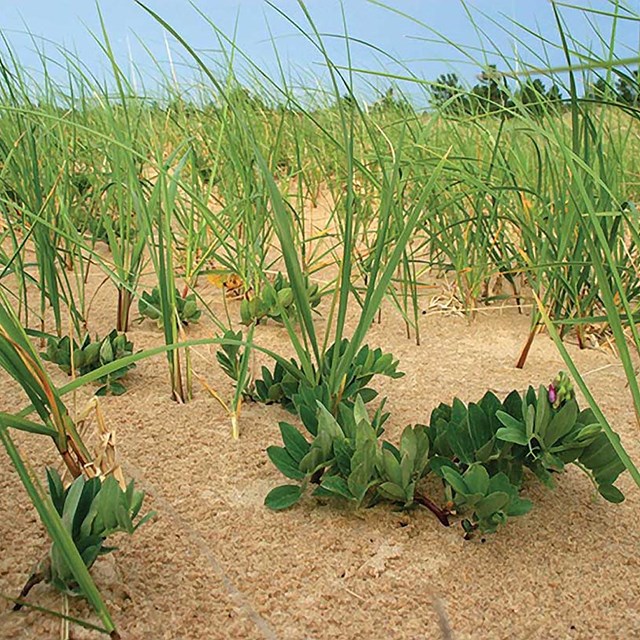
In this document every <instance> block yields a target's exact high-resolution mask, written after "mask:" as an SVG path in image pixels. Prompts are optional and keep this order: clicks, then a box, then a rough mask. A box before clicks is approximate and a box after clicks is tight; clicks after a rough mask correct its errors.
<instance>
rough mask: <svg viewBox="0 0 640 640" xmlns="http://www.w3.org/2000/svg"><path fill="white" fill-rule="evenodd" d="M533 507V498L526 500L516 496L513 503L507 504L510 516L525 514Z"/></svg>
mask: <svg viewBox="0 0 640 640" xmlns="http://www.w3.org/2000/svg"><path fill="white" fill-rule="evenodd" d="M532 508H533V502H531V500H525V499H523V498H516V499H515V500H512V501H511V503H510V504H509V505H508V506H507V515H508V516H513V517H516V516H523V515H525V514H527V513H529V511H531V509H532Z"/></svg>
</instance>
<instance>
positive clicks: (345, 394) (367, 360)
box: [253, 338, 404, 435]
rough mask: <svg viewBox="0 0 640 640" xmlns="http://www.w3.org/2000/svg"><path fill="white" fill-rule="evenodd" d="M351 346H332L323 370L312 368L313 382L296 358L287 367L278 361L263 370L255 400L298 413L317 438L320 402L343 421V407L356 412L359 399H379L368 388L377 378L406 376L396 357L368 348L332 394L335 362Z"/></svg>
mask: <svg viewBox="0 0 640 640" xmlns="http://www.w3.org/2000/svg"><path fill="white" fill-rule="evenodd" d="M349 347H350V341H349V340H348V339H347V338H344V339H343V340H342V341H341V342H340V344H339V345H337V346H336V345H335V344H333V345H331V346H330V347H329V348H328V349H327V350H326V351H325V353H324V355H323V357H322V358H321V363H320V367H319V368H316V367H315V365H312V372H313V374H312V377H311V380H309V378H308V377H306V376H305V374H304V371H303V370H302V366H301V364H300V363H299V362H298V361H297V360H296V359H295V358H292V359H291V360H290V361H289V362H288V363H287V366H284V364H283V363H282V362H281V361H278V362H276V364H275V366H274V367H273V369H272V370H269V369H268V368H267V367H262V378H260V379H258V380H256V382H255V386H254V390H253V397H254V398H255V399H256V400H258V401H260V402H264V403H265V404H281V405H282V406H283V407H284V408H285V409H287V410H288V411H291V412H292V413H297V414H298V415H299V416H300V418H301V420H302V423H303V424H304V426H305V427H306V429H307V430H308V431H309V432H310V433H311V434H312V435H316V433H317V428H318V419H317V403H318V402H320V403H321V404H322V405H323V406H324V407H326V408H327V409H328V410H329V411H330V412H331V413H332V414H333V415H334V416H336V417H338V418H339V417H340V416H343V415H345V412H344V411H341V407H342V408H345V409H347V410H348V411H349V410H353V403H354V401H355V400H356V398H360V399H361V400H362V401H363V403H364V404H366V403H369V402H371V401H372V400H374V399H375V398H376V397H377V395H378V392H377V391H376V390H375V389H373V388H371V387H370V386H368V385H369V383H370V382H371V380H372V379H373V377H374V376H376V375H383V376H387V377H389V378H400V377H402V376H403V375H404V374H403V373H402V372H401V371H398V360H397V359H395V358H394V357H393V355H392V354H390V353H384V352H383V351H382V349H379V348H377V349H372V348H370V347H369V346H368V345H364V346H362V347H361V348H360V350H359V351H358V352H357V353H356V354H355V356H354V357H353V358H352V359H351V360H350V361H349V363H348V367H347V369H346V371H345V375H344V377H343V379H342V381H341V384H340V386H339V387H338V388H337V390H336V391H335V392H332V388H331V385H330V382H329V380H330V376H331V365H332V362H334V358H340V359H342V358H344V357H345V354H346V353H347V352H348V350H349ZM348 411H347V412H346V413H348ZM383 422H384V420H383Z"/></svg>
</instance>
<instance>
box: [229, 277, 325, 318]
mask: <svg viewBox="0 0 640 640" xmlns="http://www.w3.org/2000/svg"><path fill="white" fill-rule="evenodd" d="M304 284H305V296H306V298H307V302H308V305H309V307H310V308H311V309H315V308H316V307H317V306H318V305H319V304H320V300H321V297H322V296H321V294H320V288H319V286H318V285H317V284H315V283H312V282H309V279H308V278H305V282H304ZM285 315H286V317H287V318H294V317H295V301H294V295H293V289H292V288H291V284H290V283H289V281H288V280H287V279H286V278H285V277H284V276H283V275H282V273H278V274H277V275H276V277H275V278H274V280H273V283H270V282H268V283H267V284H266V286H265V287H264V289H263V290H262V292H261V293H260V295H257V296H254V297H253V298H250V299H246V298H245V299H244V300H243V301H242V303H241V305H240V318H241V321H242V324H244V325H246V326H249V325H250V324H252V323H253V322H260V321H261V320H263V319H264V318H271V319H272V320H275V321H276V322H284V316H285Z"/></svg>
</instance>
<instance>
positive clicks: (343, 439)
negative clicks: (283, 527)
mask: <svg viewBox="0 0 640 640" xmlns="http://www.w3.org/2000/svg"><path fill="white" fill-rule="evenodd" d="M352 415H353V419H352V420H347V421H344V420H343V421H338V420H336V418H334V416H333V415H332V414H331V413H330V412H329V411H328V410H327V409H326V407H324V406H323V405H322V404H321V403H320V402H318V403H317V422H318V425H317V434H316V436H315V437H314V438H313V440H312V441H311V442H308V441H307V439H306V438H305V437H304V436H302V435H301V434H300V432H299V431H298V430H297V429H296V428H295V427H294V426H292V425H291V424H289V423H286V422H282V423H280V432H281V434H282V440H283V443H284V446H283V447H275V446H273V447H269V448H268V449H267V454H268V456H269V458H270V459H271V461H272V462H273V463H274V464H275V465H276V467H277V468H278V469H279V470H280V471H281V472H282V473H283V474H284V475H285V476H286V477H287V478H290V479H292V480H297V481H298V484H296V485H284V486H281V487H277V488H275V489H274V490H273V491H271V492H270V493H269V495H268V496H267V498H266V500H265V504H266V505H267V506H268V507H270V508H272V509H276V510H278V509H285V508H287V507H290V506H292V505H293V504H295V503H296V502H297V501H298V500H299V499H300V498H301V497H302V496H303V495H304V492H305V490H306V489H307V488H312V489H313V490H312V494H313V495H314V496H317V497H323V498H330V497H340V498H344V499H346V500H349V501H350V502H352V503H353V504H354V505H355V506H357V507H368V506H372V505H374V504H376V503H377V502H380V501H381V500H389V501H391V502H394V503H398V504H400V505H401V506H403V507H409V506H411V505H413V504H414V500H415V492H416V484H417V482H418V481H419V480H420V478H421V477H422V476H423V475H424V473H425V471H426V468H427V464H428V462H429V438H428V436H427V433H426V429H425V427H421V426H418V427H407V428H406V429H405V431H404V433H403V434H402V439H401V443H400V447H399V448H396V447H395V446H393V445H392V444H391V443H388V442H382V441H381V440H380V429H379V428H377V427H376V425H375V424H374V421H372V420H371V419H370V418H369V416H368V414H367V411H366V408H365V405H364V402H363V400H362V398H360V397H357V398H356V400H355V402H354V405H353V412H352Z"/></svg>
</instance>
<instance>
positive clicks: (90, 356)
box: [41, 329, 136, 396]
mask: <svg viewBox="0 0 640 640" xmlns="http://www.w3.org/2000/svg"><path fill="white" fill-rule="evenodd" d="M132 354H133V343H132V342H130V341H129V340H127V337H126V335H125V334H124V333H118V332H117V331H116V330H115V329H114V330H113V331H112V332H111V333H109V334H108V335H107V336H105V337H104V338H99V337H98V336H96V339H95V341H93V342H92V340H91V336H90V334H88V333H87V334H86V335H85V337H84V339H83V340H82V342H81V343H80V344H79V345H78V344H77V343H76V341H75V340H73V341H72V340H71V338H70V337H69V336H63V337H62V338H57V337H56V336H49V337H48V338H47V350H46V351H45V352H44V353H42V354H41V355H42V357H43V359H44V360H48V361H49V362H53V363H54V364H57V365H58V366H59V367H60V369H62V370H63V371H64V372H65V373H66V374H68V375H71V374H72V373H78V374H80V375H84V374H85V373H89V372H91V371H95V370H96V369H99V368H100V367H102V366H104V365H106V364H110V363H112V362H117V361H118V360H120V359H121V358H125V357H126V356H130V355H132ZM135 366H136V365H135V364H133V363H130V364H127V365H125V366H123V367H122V368H121V369H117V370H116V371H112V372H111V373H108V374H107V375H105V376H102V377H101V378H98V382H99V383H101V386H100V388H99V389H98V390H97V391H96V395H98V396H105V395H107V394H111V395H114V396H118V395H122V394H123V393H124V392H125V391H126V388H125V386H124V385H123V384H122V382H120V380H121V379H122V378H123V377H124V376H125V375H126V374H127V372H128V371H129V370H130V369H133V368H134V367H135Z"/></svg>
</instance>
